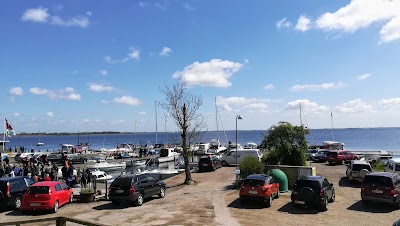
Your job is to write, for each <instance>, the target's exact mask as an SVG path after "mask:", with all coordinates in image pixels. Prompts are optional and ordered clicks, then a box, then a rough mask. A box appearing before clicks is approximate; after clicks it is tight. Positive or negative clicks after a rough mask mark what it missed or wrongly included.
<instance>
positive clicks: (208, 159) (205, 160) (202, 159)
mask: <svg viewBox="0 0 400 226" xmlns="http://www.w3.org/2000/svg"><path fill="white" fill-rule="evenodd" d="M199 162H211V159H210V158H200V161H199Z"/></svg>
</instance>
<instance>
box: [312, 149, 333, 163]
mask: <svg viewBox="0 0 400 226" xmlns="http://www.w3.org/2000/svg"><path fill="white" fill-rule="evenodd" d="M328 153H329V150H323V149H320V150H318V152H317V153H315V154H314V155H313V156H312V157H311V160H312V161H313V162H326V160H327V156H326V155H327V154H328Z"/></svg>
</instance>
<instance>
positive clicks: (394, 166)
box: [384, 158, 400, 173]
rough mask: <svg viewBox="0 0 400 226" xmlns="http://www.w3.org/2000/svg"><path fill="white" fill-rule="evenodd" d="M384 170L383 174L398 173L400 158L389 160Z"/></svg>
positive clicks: (399, 171) (399, 170)
mask: <svg viewBox="0 0 400 226" xmlns="http://www.w3.org/2000/svg"><path fill="white" fill-rule="evenodd" d="M384 170H385V172H391V173H400V158H392V159H389V160H388V161H387V163H386V165H385V167H384Z"/></svg>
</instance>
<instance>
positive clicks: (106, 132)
mask: <svg viewBox="0 0 400 226" xmlns="http://www.w3.org/2000/svg"><path fill="white" fill-rule="evenodd" d="M138 133H139V132H137V134H138ZM140 133H146V132H140ZM0 134H1V135H3V133H0ZM78 134H79V135H91V134H133V132H114V131H102V132H82V133H68V132H59V133H25V132H20V133H18V134H17V135H16V136H35V135H37V136H38V135H41V136H42V135H51V136H65V135H78Z"/></svg>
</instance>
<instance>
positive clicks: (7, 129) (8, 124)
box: [4, 118, 15, 137]
mask: <svg viewBox="0 0 400 226" xmlns="http://www.w3.org/2000/svg"><path fill="white" fill-rule="evenodd" d="M4 120H5V123H6V134H7V136H8V137H11V135H15V131H14V129H13V128H12V126H11V125H10V123H8V121H7V119H6V118H4Z"/></svg>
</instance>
